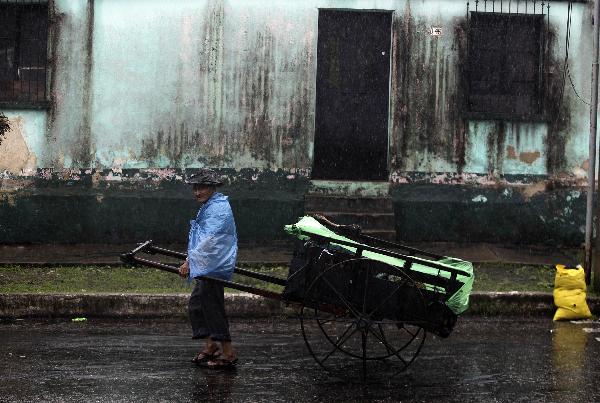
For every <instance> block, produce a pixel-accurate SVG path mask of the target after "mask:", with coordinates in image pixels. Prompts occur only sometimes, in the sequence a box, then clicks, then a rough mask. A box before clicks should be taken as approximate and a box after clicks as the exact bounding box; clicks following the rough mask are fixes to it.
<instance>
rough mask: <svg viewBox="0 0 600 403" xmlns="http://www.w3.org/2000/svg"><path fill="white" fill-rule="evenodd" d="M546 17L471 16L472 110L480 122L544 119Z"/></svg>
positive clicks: (520, 15) (490, 14)
mask: <svg viewBox="0 0 600 403" xmlns="http://www.w3.org/2000/svg"><path fill="white" fill-rule="evenodd" d="M543 23H544V19H543V15H541V14H537V15H536V14H501V13H489V12H472V13H471V21H470V32H469V53H468V55H469V56H468V58H469V60H468V64H469V67H468V74H469V77H468V80H467V82H468V97H467V104H468V105H467V108H468V111H469V112H470V113H472V114H474V115H476V116H480V117H482V118H517V119H523V120H534V119H538V118H541V116H542V98H543V85H542V84H543V76H542V71H543V66H542V56H543V49H544V30H543Z"/></svg>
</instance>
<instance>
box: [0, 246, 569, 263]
mask: <svg viewBox="0 0 600 403" xmlns="http://www.w3.org/2000/svg"><path fill="white" fill-rule="evenodd" d="M158 246H161V247H165V248H167V249H171V250H175V251H185V249H186V246H185V245H183V244H171V245H168V244H167V245H158ZM409 246H412V247H415V248H417V249H422V250H426V251H429V252H434V253H438V254H440V255H445V256H452V257H457V258H460V259H464V260H467V261H470V262H476V263H493V262H502V263H522V264H530V265H554V264H557V263H562V264H566V265H574V264H577V263H578V262H576V260H575V257H576V256H577V253H578V250H577V249H574V248H569V249H566V248H565V249H561V250H558V249H556V248H550V247H546V246H540V245H527V246H517V245H502V244H490V243H472V244H457V243H450V242H434V243H421V244H410V245H409ZM135 247H136V245H135V244H75V245H65V244H41V245H0V265H8V264H27V265H119V264H121V261H120V260H119V255H120V254H121V253H124V252H127V251H130V250H132V249H133V248H135ZM292 253H293V244H291V243H286V242H279V243H273V244H271V245H267V246H265V245H259V246H251V245H244V244H240V245H239V253H238V264H278V265H287V264H288V263H289V262H290V260H291V258H292Z"/></svg>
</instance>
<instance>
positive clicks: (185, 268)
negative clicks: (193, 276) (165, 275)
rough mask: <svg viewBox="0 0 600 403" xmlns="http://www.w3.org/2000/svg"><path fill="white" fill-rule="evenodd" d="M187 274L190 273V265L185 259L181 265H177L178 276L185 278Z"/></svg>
mask: <svg viewBox="0 0 600 403" xmlns="http://www.w3.org/2000/svg"><path fill="white" fill-rule="evenodd" d="M188 274H190V265H189V263H188V261H187V260H186V261H185V262H183V264H182V265H181V266H179V276H180V277H184V278H185V277H187V276H188Z"/></svg>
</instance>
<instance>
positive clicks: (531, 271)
mask: <svg viewBox="0 0 600 403" xmlns="http://www.w3.org/2000/svg"><path fill="white" fill-rule="evenodd" d="M474 271H475V282H474V283H473V290H474V291H545V292H551V291H552V290H553V289H554V275H555V274H556V269H555V268H554V266H541V265H520V264H507V263H478V264H475V265H474Z"/></svg>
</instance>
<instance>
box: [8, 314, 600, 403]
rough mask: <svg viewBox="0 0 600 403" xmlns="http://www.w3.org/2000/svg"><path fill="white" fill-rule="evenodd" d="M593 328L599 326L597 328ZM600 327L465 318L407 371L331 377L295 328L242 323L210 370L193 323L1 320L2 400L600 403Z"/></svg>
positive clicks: (431, 342)
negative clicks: (227, 359) (234, 356)
mask: <svg viewBox="0 0 600 403" xmlns="http://www.w3.org/2000/svg"><path fill="white" fill-rule="evenodd" d="M589 329H591V330H589ZM598 329H600V322H593V321H586V322H575V323H570V322H566V323H553V322H552V320H551V319H548V318H544V319H542V318H536V319H523V318H489V319H484V318H462V319H460V320H459V323H458V325H457V327H456V329H455V331H454V333H453V334H452V335H451V336H450V337H449V338H448V339H439V338H437V337H434V336H429V337H428V339H427V342H426V343H425V347H424V348H423V350H422V352H421V354H420V355H419V357H418V358H417V360H416V361H415V363H414V364H413V365H412V366H411V367H410V368H409V370H408V371H407V372H406V373H403V374H401V375H399V376H397V377H395V378H394V379H391V380H389V381H388V380H386V381H382V382H381V383H379V384H372V385H368V386H366V387H363V386H360V385H349V384H347V383H344V382H340V381H338V380H335V379H330V378H328V377H327V375H326V373H324V372H323V371H321V370H320V369H319V368H318V367H317V366H316V364H314V362H313V361H312V358H311V357H310V356H309V355H308V353H307V351H306V348H305V346H304V342H303V340H302V337H301V336H300V330H299V326H298V323H297V322H296V321H293V320H281V321H280V320H272V321H264V320H263V321H241V320H233V321H232V332H233V335H234V343H236V347H237V350H238V355H239V358H240V364H239V367H238V369H237V370H236V371H235V372H212V371H210V370H207V369H203V368H200V367H196V366H194V365H193V364H191V363H190V362H189V359H190V358H191V357H192V356H193V355H194V353H195V352H196V350H197V347H196V345H195V343H194V342H193V341H192V340H191V339H190V338H189V330H188V326H187V323H186V322H183V321H169V322H164V321H133V320H130V321H118V322H117V321H100V320H94V319H90V320H88V321H87V322H81V323H73V322H67V321H59V322H40V321H30V320H25V321H17V322H10V323H7V322H4V323H0V357H2V360H1V361H0V379H1V380H0V401H67V402H71V401H72V402H76V401H77V402H79V401H101V402H105V401H207V400H213V401H252V402H258V401H264V402H274V401H364V400H371V399H372V400H379V401H400V400H402V401H434V400H435V401H457V402H466V401H485V402H493V401H510V402H513V401H523V402H531V401H548V402H592V401H600V358H599V355H600V341H599V340H598V339H599V338H598V331H600V330H598Z"/></svg>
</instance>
